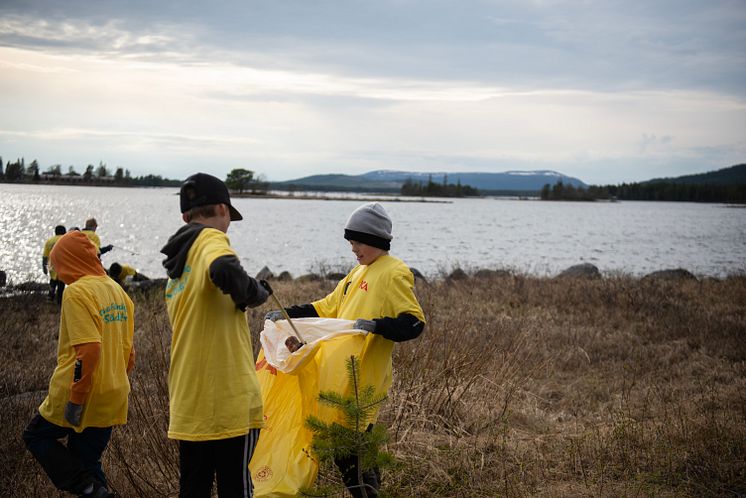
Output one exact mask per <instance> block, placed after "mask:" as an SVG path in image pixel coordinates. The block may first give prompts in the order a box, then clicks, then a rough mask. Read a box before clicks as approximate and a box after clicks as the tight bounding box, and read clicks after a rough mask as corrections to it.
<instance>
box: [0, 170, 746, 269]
mask: <svg viewBox="0 0 746 498" xmlns="http://www.w3.org/2000/svg"><path fill="white" fill-rule="evenodd" d="M177 191H178V189H176V188H154V189H145V188H129V189H125V188H100V187H69V186H48V185H41V186H37V185H8V184H0V241H1V244H0V270H4V271H5V272H6V273H7V274H8V278H9V280H11V281H12V282H13V283H19V282H23V281H31V280H33V281H45V279H46V277H45V276H44V274H43V273H42V271H41V254H42V247H43V244H44V241H45V240H46V239H47V238H48V237H51V236H52V235H53V234H54V226H55V225H58V224H61V225H65V226H66V227H68V228H70V227H73V226H78V227H81V228H82V226H83V225H84V222H85V219H86V218H88V217H90V216H93V217H95V218H96V219H97V220H98V224H99V228H98V234H99V236H100V238H101V243H102V245H106V244H114V246H116V247H115V249H114V250H113V251H111V252H109V253H107V254H104V255H103V257H102V260H103V263H104V266H105V267H107V268H108V266H109V265H110V264H111V263H113V262H119V263H127V264H130V265H132V266H134V267H135V268H137V269H138V270H139V271H140V272H141V273H144V274H145V275H148V276H149V277H151V278H155V277H164V276H165V272H164V270H163V268H162V266H161V261H162V259H163V255H162V254H160V252H159V251H160V248H161V247H162V246H163V245H164V244H165V243H166V241H167V239H168V237H169V236H170V235H171V234H172V233H173V232H174V231H176V230H177V229H178V228H179V227H180V226H181V225H182V221H181V215H180V213H179V199H178V196H177V195H175V194H176V193H177ZM361 203H362V201H359V200H358V201H324V200H300V199H292V198H288V199H236V200H235V202H234V205H235V206H236V207H237V208H238V210H239V211H241V213H242V214H243V216H244V220H243V221H240V222H235V223H233V224H232V225H231V227H230V229H229V231H228V235H229V237H230V239H231V243H232V245H233V246H234V247H235V248H236V250H237V251H238V254H239V256H240V258H241V262H242V264H243V265H244V268H246V270H247V271H248V272H249V273H251V274H256V272H258V271H259V270H260V269H261V268H262V267H263V266H265V265H266V266H268V267H269V268H270V269H271V270H273V271H274V272H275V273H276V274H277V273H279V272H280V271H282V270H287V271H289V272H290V273H291V274H292V275H293V276H296V277H297V276H300V275H302V274H304V273H309V272H311V271H319V270H320V269H322V268H327V269H328V268H331V269H335V270H340V271H345V270H346V269H348V268H350V267H351V266H352V265H353V264H354V262H355V261H354V258H353V256H352V253H351V252H350V249H349V244H348V242H347V241H346V240H344V239H343V238H342V233H343V227H344V223H345V221H346V219H347V217H348V215H349V214H350V212H352V210H353V209H355V208H356V207H357V206H358V205H359V204H361ZM382 204H383V205H384V206H385V208H386V209H387V211H388V212H389V214H390V215H391V217H392V218H393V220H394V230H393V231H394V240H393V242H392V250H391V253H392V254H393V255H395V256H398V257H400V258H401V259H403V260H404V261H405V262H407V263H408V264H409V265H410V266H411V267H414V268H417V269H419V270H420V271H421V272H423V273H424V274H425V275H427V276H437V275H439V274H442V273H444V272H450V271H451V270H452V269H453V268H455V267H461V268H464V269H467V270H470V269H478V268H490V269H500V268H506V269H513V270H517V271H521V272H526V273H529V274H533V275H553V274H556V273H558V272H560V271H561V270H563V269H565V268H567V267H568V266H571V265H574V264H578V263H581V262H590V263H593V264H595V265H596V266H598V267H599V269H600V270H601V271H602V272H604V273H609V272H623V273H628V274H632V275H643V274H646V273H649V272H651V271H655V270H660V269H667V268H676V267H681V268H686V269H688V270H690V271H691V272H693V273H695V274H697V275H700V276H714V277H722V276H725V275H728V274H733V273H738V272H744V271H745V270H746V209H743V208H735V207H728V206H725V205H721V204H694V203H653V202H617V203H600V202H599V203H574V202H561V203H557V202H541V201H531V200H530V201H522V200H504V199H493V198H484V199H456V200H454V201H453V202H451V203H415V202H412V203H410V202H394V201H382Z"/></svg>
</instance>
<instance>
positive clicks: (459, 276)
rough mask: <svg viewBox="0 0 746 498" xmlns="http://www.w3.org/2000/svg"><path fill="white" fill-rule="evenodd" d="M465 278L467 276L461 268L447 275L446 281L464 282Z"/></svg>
mask: <svg viewBox="0 0 746 498" xmlns="http://www.w3.org/2000/svg"><path fill="white" fill-rule="evenodd" d="M467 278H469V275H467V274H466V272H465V271H464V270H462V269H461V268H456V269H455V270H453V271H452V272H451V274H450V275H448V280H466V279H467Z"/></svg>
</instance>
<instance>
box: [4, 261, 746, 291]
mask: <svg viewBox="0 0 746 498" xmlns="http://www.w3.org/2000/svg"><path fill="white" fill-rule="evenodd" d="M412 273H413V274H414V277H415V280H416V281H417V282H421V283H425V284H428V283H430V282H434V281H438V280H442V281H446V282H458V281H465V280H469V279H472V278H474V279H499V278H513V277H518V276H524V277H525V276H527V275H523V274H521V273H520V272H516V271H511V270H491V269H479V270H475V271H468V272H467V271H465V270H463V269H461V268H456V269H455V270H453V271H451V273H449V274H447V275H443V276H440V277H436V278H427V277H425V275H423V274H422V272H420V271H419V270H417V269H416V268H412ZM741 274H742V272H741V273H739V272H734V274H733V275H734V276H736V275H741ZM345 276H346V274H345V273H338V272H329V273H324V274H318V273H306V274H304V275H300V276H298V277H293V275H291V274H290V272H288V271H281V272H279V273H274V272H273V271H272V270H271V269H269V268H268V267H266V266H265V267H264V268H262V269H261V270H260V271H259V272H258V273H257V274H256V278H257V279H264V280H271V281H277V282H293V281H295V282H321V281H325V280H328V281H334V282H337V281H339V280H341V279H343V278H344V277H345ZM537 278H550V279H551V278H556V279H590V280H593V279H603V278H605V277H604V274H603V273H602V272H601V270H599V268H598V267H597V266H596V265H593V264H591V263H580V264H577V265H573V266H570V267H568V268H566V269H565V270H563V271H561V272H559V273H558V274H556V275H554V276H548V277H537ZM631 278H635V279H640V280H665V281H686V280H700V278H698V277H697V276H696V275H694V274H693V273H692V272H690V271H689V270H686V269H684V268H669V269H663V270H657V271H654V272H651V273H648V274H646V275H643V276H641V277H636V276H632V277H631ZM703 278H708V279H714V280H719V279H717V278H715V277H703ZM166 281H167V279H166V278H157V279H151V280H145V281H141V282H129V283H128V284H127V288H128V289H129V290H140V291H145V290H149V289H152V288H154V287H161V288H162V287H164V286H165V284H166ZM48 290H49V285H48V284H47V283H45V282H21V283H19V284H8V283H7V279H6V276H5V272H3V271H0V297H8V296H12V295H17V294H19V293H23V294H26V293H44V292H47V291H48Z"/></svg>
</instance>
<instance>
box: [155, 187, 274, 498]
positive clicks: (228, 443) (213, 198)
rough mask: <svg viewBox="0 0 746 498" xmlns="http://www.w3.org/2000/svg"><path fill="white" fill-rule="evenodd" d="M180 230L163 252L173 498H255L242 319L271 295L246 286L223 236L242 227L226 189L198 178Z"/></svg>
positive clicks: (257, 418) (254, 415)
mask: <svg viewBox="0 0 746 498" xmlns="http://www.w3.org/2000/svg"><path fill="white" fill-rule="evenodd" d="M180 201H181V213H182V218H183V220H184V222H185V223H186V225H184V226H183V227H181V228H180V229H179V230H178V231H177V232H176V233H175V234H174V235H172V236H171V237H170V238H169V240H168V243H167V244H166V245H165V246H164V247H163V249H161V252H162V253H164V254H165V255H166V259H165V260H164V262H163V266H164V267H165V268H166V270H167V273H168V277H169V281H168V284H167V286H166V306H167V309H168V316H169V320H170V322H171V328H172V330H173V335H172V340H171V364H170V367H169V373H168V391H169V407H170V418H169V428H168V437H169V438H171V439H176V440H178V441H179V470H180V478H179V487H180V491H179V496H180V497H205V498H207V497H209V496H210V495H211V490H212V485H213V480H217V487H218V496H220V497H221V498H226V497H239V496H240V497H247V496H252V488H253V486H252V483H251V474H250V473H249V471H248V464H249V460H250V459H251V455H252V453H253V451H254V447H255V445H256V442H257V438H258V437H259V429H260V428H261V427H262V425H263V413H262V398H261V393H260V390H259V383H258V381H257V378H256V372H255V369H254V356H253V350H252V346H251V334H250V332H249V327H248V324H247V323H246V319H245V318H244V314H243V312H244V311H245V310H246V308H247V307H255V306H259V305H260V304H262V303H263V302H264V301H266V300H267V297H269V294H268V292H267V291H266V290H265V289H264V287H262V286H261V285H259V283H258V282H257V281H256V280H254V279H253V278H251V277H250V276H249V275H248V274H246V272H245V271H244V269H243V268H242V267H241V263H240V262H239V260H238V257H237V255H236V252H235V251H234V250H233V249H232V248H231V246H230V241H229V240H228V236H227V235H226V232H227V231H228V227H229V226H230V223H231V221H238V220H241V219H243V217H242V216H241V214H240V213H239V212H238V211H237V210H236V208H234V207H233V206H232V205H231V202H230V195H229V194H228V189H227V188H226V186H225V184H224V183H223V182H222V181H221V180H219V179H218V178H215V177H214V176H211V175H207V174H205V173H197V174H195V175H192V176H190V177H189V178H187V180H186V181H185V182H184V183H183V184H182V186H181V191H180Z"/></svg>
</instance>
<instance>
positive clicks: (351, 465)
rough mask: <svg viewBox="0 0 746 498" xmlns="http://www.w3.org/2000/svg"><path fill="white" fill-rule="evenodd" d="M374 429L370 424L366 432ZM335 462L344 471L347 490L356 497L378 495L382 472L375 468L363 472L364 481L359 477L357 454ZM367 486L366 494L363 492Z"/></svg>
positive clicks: (369, 497) (343, 475)
mask: <svg viewBox="0 0 746 498" xmlns="http://www.w3.org/2000/svg"><path fill="white" fill-rule="evenodd" d="M372 430H373V424H369V425H368V428H367V429H365V431H366V432H370V431H372ZM334 463H335V464H336V465H337V468H338V469H339V471H340V472H341V473H342V481H344V483H345V486H347V491H349V492H350V494H351V495H352V496H353V497H354V498H363V497H364V496H367V497H368V498H374V497H376V496H378V490H379V489H380V488H381V472H380V471H379V470H378V469H377V468H375V469H370V470H366V471H365V472H363V482H360V480H359V479H358V477H357V470H358V467H357V455H350V456H348V457H344V458H335V459H334ZM363 488H365V494H363Z"/></svg>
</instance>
